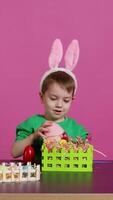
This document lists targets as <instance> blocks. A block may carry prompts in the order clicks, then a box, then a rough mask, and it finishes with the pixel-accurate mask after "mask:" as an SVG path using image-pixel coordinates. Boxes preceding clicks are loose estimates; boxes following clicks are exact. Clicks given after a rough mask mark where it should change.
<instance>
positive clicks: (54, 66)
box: [40, 39, 79, 93]
mask: <svg viewBox="0 0 113 200" xmlns="http://www.w3.org/2000/svg"><path fill="white" fill-rule="evenodd" d="M62 56H63V47H62V43H61V41H60V39H56V40H55V41H54V42H53V45H52V48H51V52H50V55H49V68H50V69H49V70H48V71H46V72H45V73H44V75H43V76H42V78H41V81H40V92H41V91H42V85H43V81H44V80H45V79H46V77H47V76H48V75H49V74H51V73H53V72H57V71H63V72H65V73H67V74H68V75H70V76H71V77H72V79H73V80H74V82H75V93H76V90H77V80H76V77H75V75H74V74H73V72H72V70H73V69H74V68H75V67H76V65H77V62H78V58H79V43H78V41H77V40H76V39H74V40H72V42H71V43H70V44H69V46H68V48H67V50H66V53H65V57H64V60H65V67H59V63H60V62H61V59H62Z"/></svg>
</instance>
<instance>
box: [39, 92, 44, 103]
mask: <svg viewBox="0 0 113 200" xmlns="http://www.w3.org/2000/svg"><path fill="white" fill-rule="evenodd" d="M39 96H40V99H41V101H42V100H43V99H42V97H43V95H42V93H41V92H39Z"/></svg>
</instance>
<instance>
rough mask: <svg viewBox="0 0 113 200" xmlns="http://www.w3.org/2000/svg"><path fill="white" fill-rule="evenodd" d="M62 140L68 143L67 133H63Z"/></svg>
mask: <svg viewBox="0 0 113 200" xmlns="http://www.w3.org/2000/svg"><path fill="white" fill-rule="evenodd" d="M62 139H63V140H66V141H68V135H67V134H66V133H63V136H62Z"/></svg>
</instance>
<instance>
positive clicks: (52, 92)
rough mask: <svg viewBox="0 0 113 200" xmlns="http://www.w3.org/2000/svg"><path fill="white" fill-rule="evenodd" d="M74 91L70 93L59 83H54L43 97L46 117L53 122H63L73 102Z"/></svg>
mask: <svg viewBox="0 0 113 200" xmlns="http://www.w3.org/2000/svg"><path fill="white" fill-rule="evenodd" d="M72 98H73V97H72V91H71V92H68V91H67V90H66V89H65V88H64V87H62V86H61V85H59V84H58V83H56V82H55V83H52V84H51V85H50V86H49V87H48V89H47V91H46V92H45V93H44V94H43V95H41V99H42V102H43V103H44V107H45V117H46V119H48V120H51V121H56V122H59V121H63V120H64V117H65V115H66V114H67V112H68V111H69V108H70V106H71V102H72Z"/></svg>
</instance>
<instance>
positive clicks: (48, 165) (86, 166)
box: [42, 144, 93, 172]
mask: <svg viewBox="0 0 113 200" xmlns="http://www.w3.org/2000/svg"><path fill="white" fill-rule="evenodd" d="M42 171H73V172H91V171H93V146H92V145H89V148H88V150H87V152H83V150H82V148H81V147H80V148H79V150H78V152H75V151H74V149H70V151H69V152H66V150H65V149H64V148H62V149H61V150H60V151H58V150H57V149H56V148H55V147H54V148H53V149H52V151H51V152H48V149H47V148H46V146H45V145H44V144H43V145H42Z"/></svg>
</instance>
